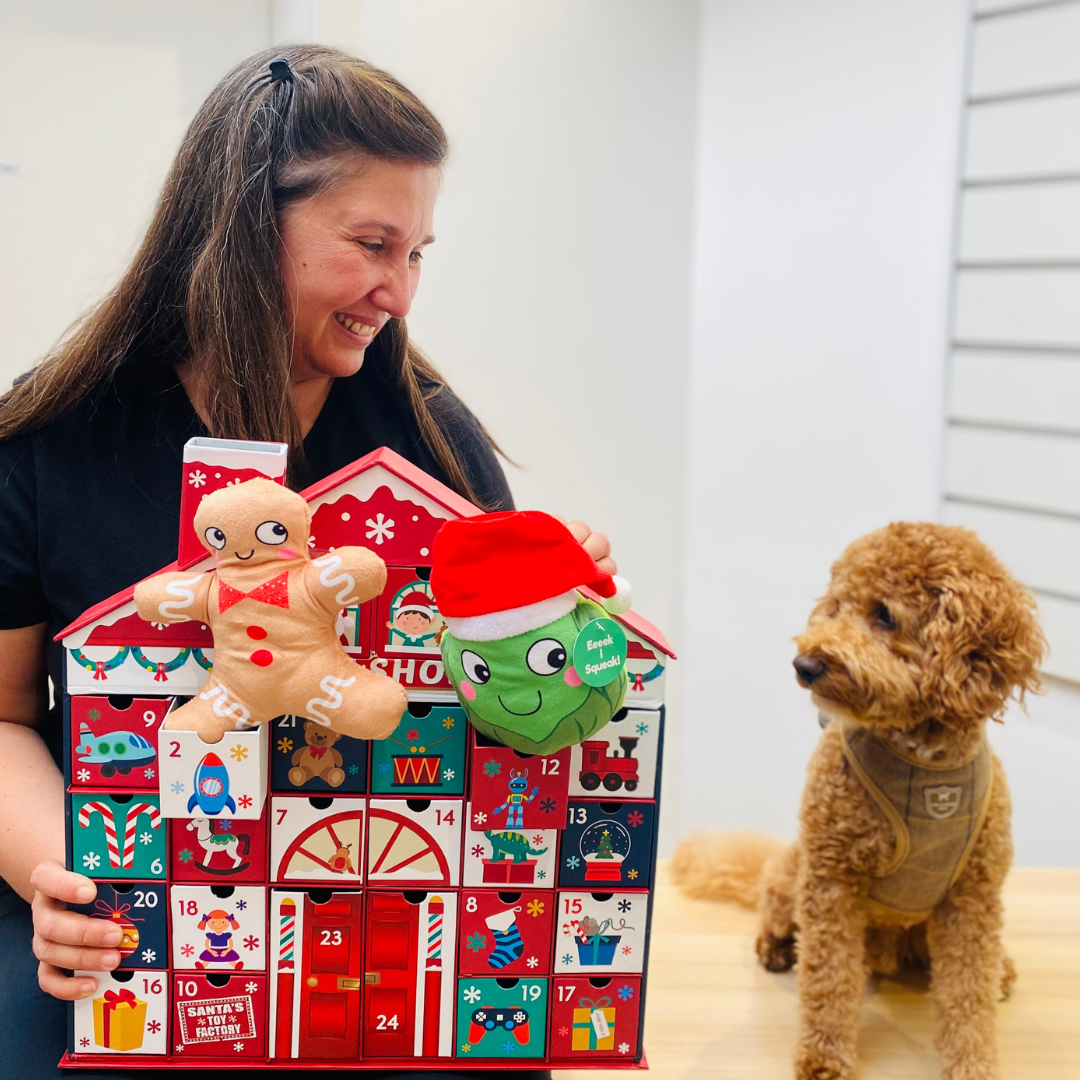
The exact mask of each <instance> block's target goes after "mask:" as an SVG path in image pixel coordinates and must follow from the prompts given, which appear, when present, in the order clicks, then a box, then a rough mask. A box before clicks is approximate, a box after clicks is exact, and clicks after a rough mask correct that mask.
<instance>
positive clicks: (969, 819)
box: [840, 723, 993, 918]
mask: <svg viewBox="0 0 1080 1080" xmlns="http://www.w3.org/2000/svg"><path fill="white" fill-rule="evenodd" d="M840 741H841V745H842V746H843V749H844V756H845V757H846V758H847V760H848V763H849V764H850V765H851V768H852V770H853V771H854V773H855V775H856V776H857V777H858V778H859V780H860V781H862V784H863V786H864V787H865V788H866V790H867V792H868V793H869V795H870V797H871V798H872V799H873V800H874V802H876V803H877V805H878V806H879V807H880V808H881V811H882V813H883V814H884V815H885V817H886V818H887V819H888V821H889V824H890V825H891V826H892V827H893V831H894V832H895V833H896V850H895V851H894V852H893V856H892V858H891V859H890V860H889V865H888V866H887V867H886V868H885V870H884V872H883V873H882V875H881V876H880V877H879V878H878V879H877V880H876V881H875V882H874V885H873V887H872V888H871V890H870V899H871V900H873V901H874V902H875V903H877V904H879V905H880V906H881V907H883V908H885V909H887V910H888V911H891V912H897V913H900V914H903V915H917V916H921V917H924V918H925V917H926V916H928V915H929V914H930V912H931V911H932V910H933V909H934V908H935V907H936V906H937V905H938V904H939V903H940V902H941V901H942V899H943V898H944V897H945V894H946V893H947V892H948V890H949V888H950V887H951V886H952V884H953V883H954V882H955V881H956V879H957V878H958V877H959V876H960V874H961V873H962V872H963V869H964V866H965V865H966V864H967V861H968V857H969V856H970V855H971V851H972V848H973V847H974V846H975V841H976V839H977V838H978V835H979V831H980V830H981V828H982V824H983V821H985V819H986V812H987V810H988V809H989V807H990V787H991V781H992V778H993V763H992V760H991V756H990V745H989V743H988V742H987V741H986V736H985V735H984V736H983V738H982V740H981V742H980V743H979V748H978V749H977V750H976V751H975V754H974V756H973V757H972V758H971V760H969V761H967V762H965V763H963V764H962V765H958V766H953V765H950V766H948V767H947V768H942V767H934V766H932V765H927V764H926V763H925V762H920V761H916V760H915V759H913V758H910V757H908V756H906V755H905V754H904V753H903V752H902V751H900V750H898V749H897V748H895V747H893V746H890V745H889V744H888V743H886V742H884V741H883V740H882V739H879V738H878V737H877V736H876V735H875V734H874V733H873V731H871V730H870V729H869V728H865V727H861V726H859V725H857V724H852V723H845V724H844V725H843V726H842V727H841V730H840Z"/></svg>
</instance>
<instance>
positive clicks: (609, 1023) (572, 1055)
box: [548, 975, 641, 1061]
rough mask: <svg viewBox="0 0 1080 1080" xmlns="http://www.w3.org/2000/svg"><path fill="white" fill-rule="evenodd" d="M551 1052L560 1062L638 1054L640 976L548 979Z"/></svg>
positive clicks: (631, 1058)
mask: <svg viewBox="0 0 1080 1080" xmlns="http://www.w3.org/2000/svg"><path fill="white" fill-rule="evenodd" d="M548 1030H549V1036H548V1038H549V1041H548V1046H549V1055H550V1056H551V1057H552V1058H555V1059H558V1060H574V1059H577V1060H581V1059H584V1058H625V1059H627V1060H630V1061H637V1060H638V1059H639V1058H640V1056H641V1051H640V1045H641V1038H640V1032H641V976H640V975H618V976H607V977H605V978H595V977H594V978H591V979H589V978H584V977H577V978H570V979H568V978H565V977H563V978H555V979H552V980H551V1024H550V1026H549V1029H548Z"/></svg>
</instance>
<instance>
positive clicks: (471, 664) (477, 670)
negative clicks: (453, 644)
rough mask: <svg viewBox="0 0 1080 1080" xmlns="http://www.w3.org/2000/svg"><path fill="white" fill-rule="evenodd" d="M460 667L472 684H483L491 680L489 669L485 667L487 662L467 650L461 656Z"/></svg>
mask: <svg viewBox="0 0 1080 1080" xmlns="http://www.w3.org/2000/svg"><path fill="white" fill-rule="evenodd" d="M461 666H462V667H463V668H464V669H465V674H466V675H468V677H469V679H470V680H471V681H472V682H474V683H481V684H483V683H486V682H487V681H488V679H490V678H491V669H490V668H489V667H488V666H487V661H486V660H485V659H484V658H483V657H482V656H479V655H477V654H476V653H474V652H470V651H469V650H468V649H466V650H465V651H464V652H463V653H462V654H461Z"/></svg>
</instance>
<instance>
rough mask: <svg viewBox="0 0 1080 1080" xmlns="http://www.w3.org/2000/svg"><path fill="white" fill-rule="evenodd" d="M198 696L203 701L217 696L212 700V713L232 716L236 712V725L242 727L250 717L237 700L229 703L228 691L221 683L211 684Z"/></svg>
mask: <svg viewBox="0 0 1080 1080" xmlns="http://www.w3.org/2000/svg"><path fill="white" fill-rule="evenodd" d="M199 697H201V698H202V699H203V701H210V700H211V699H213V698H217V701H215V702H214V714H215V715H216V716H222V717H224V716H232V715H233V714H234V713H235V714H236V726H237V728H242V727H245V726H247V725H246V721H247V720H248V719H249V718H250V716H251V713H250V712H249V711H248V710H247V709H246V708H245V707H244V706H243V705H241V704H240V702H239V701H234V702H232V703H231V704H230V703H229V691H228V690H226V689H225V687H224V686H222V685H221V683H218V684H217V686H212V687H211V688H210V689H209V690H204V691H203V692H202V693H201V694H200V695H199Z"/></svg>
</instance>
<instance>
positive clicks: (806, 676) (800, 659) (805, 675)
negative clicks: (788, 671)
mask: <svg viewBox="0 0 1080 1080" xmlns="http://www.w3.org/2000/svg"><path fill="white" fill-rule="evenodd" d="M791 663H792V666H793V667H794V668H795V674H796V675H798V677H799V682H802V683H806V684H807V686H810V685H812V684H813V683H816V682H817V681H818V679H820V678H821V676H822V675H824V674H825V661H824V660H822V659H821V658H820V657H817V656H809V655H808V654H806V653H799V655H798V656H796V657H795V659H794V660H792V661H791Z"/></svg>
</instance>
